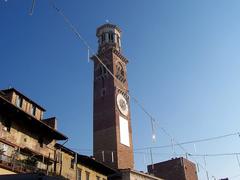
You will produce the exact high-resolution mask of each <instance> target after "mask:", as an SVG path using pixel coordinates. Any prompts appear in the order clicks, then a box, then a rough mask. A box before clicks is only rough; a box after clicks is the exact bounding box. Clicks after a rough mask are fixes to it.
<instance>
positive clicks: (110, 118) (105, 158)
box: [92, 24, 134, 169]
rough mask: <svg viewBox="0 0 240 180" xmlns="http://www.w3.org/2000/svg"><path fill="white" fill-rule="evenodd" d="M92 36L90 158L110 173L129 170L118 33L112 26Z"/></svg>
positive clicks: (125, 95) (129, 137) (128, 136)
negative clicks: (95, 44)
mask: <svg viewBox="0 0 240 180" xmlns="http://www.w3.org/2000/svg"><path fill="white" fill-rule="evenodd" d="M96 35H97V37H98V53H97V54H96V55H95V56H93V57H92V60H93V62H94V98H93V99H94V104H93V149H94V150H93V151H94V152H93V154H94V157H95V158H96V160H98V161H100V162H102V163H104V164H106V165H107V166H109V167H112V168H114V169H127V168H130V169H133V167H134V160H133V144H132V127H131V119H130V107H129V96H128V82H127V69H126V65H127V63H128V60H127V59H126V58H125V57H124V56H123V55H122V53H121V30H120V29H119V28H118V27H117V26H116V25H112V24H104V25H102V26H100V27H99V28H98V29H97V33H96ZM109 71H110V72H109ZM112 75H113V76H114V77H115V78H113V77H112Z"/></svg>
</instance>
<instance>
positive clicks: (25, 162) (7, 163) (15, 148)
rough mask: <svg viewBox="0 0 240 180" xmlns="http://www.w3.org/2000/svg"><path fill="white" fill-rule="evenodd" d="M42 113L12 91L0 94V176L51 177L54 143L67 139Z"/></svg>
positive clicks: (30, 101)
mask: <svg viewBox="0 0 240 180" xmlns="http://www.w3.org/2000/svg"><path fill="white" fill-rule="evenodd" d="M44 111H45V110H44V108H42V107H41V106H40V105H38V104H37V103H35V102H34V101H32V100H31V99H29V98H28V97H26V96H25V95H23V94H22V93H20V92H19V91H17V90H16V89H14V88H11V89H6V90H2V91H0V175H1V174H10V173H30V172H45V173H54V165H55V149H54V146H55V143H56V140H67V137H66V136H65V135H63V134H62V133H60V132H58V131H57V130H56V118H54V117H53V118H48V119H43V114H44Z"/></svg>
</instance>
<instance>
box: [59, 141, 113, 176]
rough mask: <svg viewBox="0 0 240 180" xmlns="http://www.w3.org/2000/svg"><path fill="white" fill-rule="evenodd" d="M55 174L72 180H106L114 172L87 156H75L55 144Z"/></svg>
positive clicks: (70, 151) (67, 149)
mask: <svg viewBox="0 0 240 180" xmlns="http://www.w3.org/2000/svg"><path fill="white" fill-rule="evenodd" d="M55 147H56V155H57V162H58V163H57V169H56V172H57V174H59V175H61V176H63V177H66V178H68V179H73V180H75V179H76V180H107V179H108V176H111V175H113V174H115V173H116V171H115V170H113V169H111V168H109V167H107V166H105V165H103V164H102V163H100V162H98V161H96V160H94V159H93V158H90V157H88V156H84V155H80V154H77V153H76V152H74V151H72V150H71V149H69V148H67V147H65V146H62V145H60V144H56V145H55Z"/></svg>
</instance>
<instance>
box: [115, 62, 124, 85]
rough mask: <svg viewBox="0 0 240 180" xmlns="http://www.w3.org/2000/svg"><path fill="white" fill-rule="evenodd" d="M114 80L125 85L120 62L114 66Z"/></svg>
mask: <svg viewBox="0 0 240 180" xmlns="http://www.w3.org/2000/svg"><path fill="white" fill-rule="evenodd" d="M116 78H117V79H118V80H120V81H121V82H122V83H125V81H126V78H125V72H124V69H123V66H122V64H121V63H120V62H118V63H117V64H116Z"/></svg>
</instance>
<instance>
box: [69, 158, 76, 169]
mask: <svg viewBox="0 0 240 180" xmlns="http://www.w3.org/2000/svg"><path fill="white" fill-rule="evenodd" d="M74 164H75V159H74V158H73V159H71V165H70V167H71V168H72V169H74Z"/></svg>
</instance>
